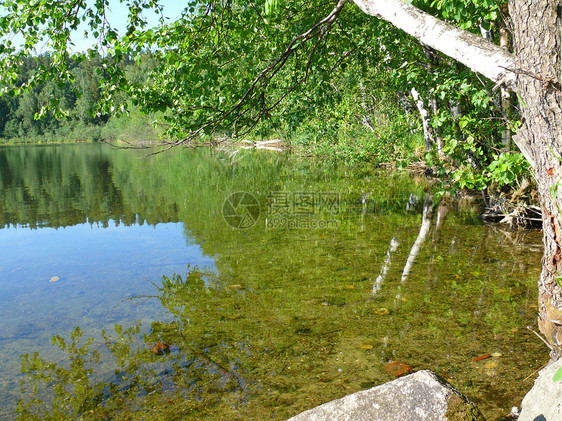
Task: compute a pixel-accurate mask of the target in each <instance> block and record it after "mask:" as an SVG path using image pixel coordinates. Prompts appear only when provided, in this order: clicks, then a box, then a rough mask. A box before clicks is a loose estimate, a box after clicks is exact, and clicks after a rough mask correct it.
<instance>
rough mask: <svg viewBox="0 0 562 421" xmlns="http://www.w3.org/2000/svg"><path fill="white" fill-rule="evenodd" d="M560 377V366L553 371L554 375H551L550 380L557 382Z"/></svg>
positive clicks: (561, 373) (561, 377)
mask: <svg viewBox="0 0 562 421" xmlns="http://www.w3.org/2000/svg"><path fill="white" fill-rule="evenodd" d="M560 379H562V367H560V368H559V369H558V370H556V373H554V377H552V381H553V382H557V381H558V380H560Z"/></svg>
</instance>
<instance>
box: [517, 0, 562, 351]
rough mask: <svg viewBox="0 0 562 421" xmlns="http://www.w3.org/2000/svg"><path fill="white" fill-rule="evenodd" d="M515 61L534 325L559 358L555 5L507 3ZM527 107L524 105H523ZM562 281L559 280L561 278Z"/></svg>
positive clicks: (561, 225)
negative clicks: (529, 178)
mask: <svg viewBox="0 0 562 421" xmlns="http://www.w3.org/2000/svg"><path fill="white" fill-rule="evenodd" d="M509 12H510V16H511V19H512V23H513V43H514V53H515V57H516V68H517V69H518V71H517V75H516V76H517V77H516V84H515V87H516V90H517V92H518V93H519V95H520V96H521V98H522V99H523V101H524V102H525V104H522V117H523V118H522V120H523V125H522V127H521V128H520V129H519V131H518V132H517V135H516V136H514V140H516V138H517V140H516V143H517V144H518V145H525V147H526V154H525V155H526V156H527V157H528V159H529V161H530V162H531V165H532V166H533V169H534V175H535V179H536V181H537V185H538V189H539V194H540V199H541V207H542V213H543V217H542V219H543V242H544V255H543V260H542V272H541V275H540V280H539V327H540V330H541V332H542V333H543V334H544V335H545V337H546V339H547V340H548V342H549V343H551V344H552V345H553V348H554V351H555V354H557V356H560V355H562V353H561V352H560V351H561V348H560V347H561V345H562V288H560V286H559V285H558V283H557V279H556V278H557V277H558V276H559V274H560V275H561V276H562V218H561V215H560V209H561V206H562V200H560V195H561V194H562V192H559V185H560V183H561V179H562V166H561V158H560V157H561V156H562V113H561V111H562V110H561V108H562V107H561V105H562V100H561V92H560V80H559V76H560V69H561V57H560V56H561V54H560V48H561V46H562V43H561V39H560V38H561V37H560V28H561V24H562V22H561V21H560V16H559V13H558V2H554V1H549V0H511V1H510V2H509ZM525 105H526V106H525ZM561 283H562V278H561Z"/></svg>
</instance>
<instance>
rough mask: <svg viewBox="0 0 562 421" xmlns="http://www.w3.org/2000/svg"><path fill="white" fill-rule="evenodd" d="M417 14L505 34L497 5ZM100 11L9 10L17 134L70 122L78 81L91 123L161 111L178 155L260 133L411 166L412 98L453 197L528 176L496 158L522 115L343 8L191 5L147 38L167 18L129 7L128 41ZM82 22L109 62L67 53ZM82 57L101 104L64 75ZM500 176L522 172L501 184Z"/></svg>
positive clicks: (5, 26) (484, 1)
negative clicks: (33, 62)
mask: <svg viewBox="0 0 562 421" xmlns="http://www.w3.org/2000/svg"><path fill="white" fill-rule="evenodd" d="M414 3H415V4H416V5H417V6H418V7H420V8H422V9H424V10H427V11H429V12H431V13H432V14H433V15H436V16H437V17H440V18H442V19H445V20H448V21H451V22H452V23H455V24H456V25H458V26H460V27H461V28H464V29H467V30H470V31H473V32H486V31H488V32H493V31H496V32H497V29H499V28H500V27H502V26H504V25H505V19H506V17H505V16H503V15H502V12H501V10H502V8H501V4H498V3H497V2H494V1H488V0H474V1H471V2H468V3H467V4H465V3H463V2H459V1H457V0H432V1H426V0H419V1H416V2H414ZM108 7H109V2H108V0H103V1H101V0H100V1H97V2H96V3H95V4H94V5H91V6H88V5H87V4H86V3H84V2H71V3H68V4H66V3H65V4H61V3H59V2H54V3H52V2H47V1H37V2H35V3H33V5H32V6H29V5H28V3H27V2H24V1H23V0H9V1H8V2H6V5H5V7H4V10H5V11H6V13H5V15H4V16H3V18H2V21H1V22H0V37H2V36H3V38H4V39H7V38H9V37H10V34H14V33H18V32H22V31H23V32H24V33H25V34H26V35H25V36H24V38H25V43H24V46H23V48H22V49H18V47H17V46H16V45H14V43H13V42H12V41H10V40H9V39H8V41H9V42H8V41H7V42H6V43H5V46H4V47H3V50H2V51H0V57H1V60H2V61H1V63H0V64H1V65H2V66H1V68H2V74H3V78H2V80H4V81H7V82H8V84H7V86H6V87H5V88H4V92H5V93H8V94H9V95H11V96H13V95H15V94H22V95H23V96H22V98H21V100H20V104H18V108H19V106H20V105H21V107H22V113H21V114H22V116H21V119H22V121H21V123H20V124H21V125H23V126H24V127H27V126H30V125H32V123H31V122H30V120H29V118H28V117H26V118H25V119H24V118H23V115H25V116H28V115H29V110H37V109H38V110H39V111H38V114H44V111H45V110H46V109H47V108H50V109H53V110H57V112H56V113H55V115H58V114H65V113H64V112H63V111H62V110H64V107H63V105H64V103H63V101H62V100H61V98H62V97H61V95H60V93H61V92H62V91H63V90H64V91H65V92H66V90H67V89H66V87H67V86H68V85H67V84H68V83H73V82H75V81H78V82H79V83H82V85H74V86H75V87H76V88H77V90H78V92H83V95H82V96H81V97H80V98H85V99H84V100H83V101H84V102H88V103H90V102H93V103H94V104H95V105H96V107H97V108H96V109H97V111H96V112H97V113H98V114H97V115H101V116H106V115H109V114H113V113H117V114H119V113H124V112H126V111H127V108H128V106H129V104H130V103H132V104H133V105H134V106H135V107H138V109H139V110H140V111H141V112H143V113H148V114H153V113H155V112H159V113H161V114H160V115H159V118H160V120H162V122H163V124H162V125H163V127H165V128H166V134H167V136H169V139H172V143H171V144H172V145H177V144H180V143H185V142H193V141H197V140H201V139H209V138H210V137H211V138H212V137H215V138H216V137H217V136H218V137H229V138H230V137H239V136H242V135H245V134H247V133H249V132H251V131H254V133H255V135H256V136H270V135H273V134H275V133H278V134H280V135H281V136H283V137H286V138H289V139H291V140H293V141H294V143H295V144H296V145H298V146H299V147H300V148H302V150H303V151H304V152H305V153H312V154H317V155H323V156H326V155H330V156H336V157H339V158H342V159H344V160H346V161H347V162H357V161H361V160H369V161H373V162H376V163H379V162H382V161H390V160H395V159H397V157H398V159H405V160H406V162H407V161H408V160H410V159H413V158H414V157H415V156H419V153H418V151H416V149H417V148H419V146H420V145H421V141H420V139H421V137H420V125H419V120H418V119H417V118H411V117H408V115H412V111H413V109H414V101H413V100H412V98H411V96H410V92H411V91H412V89H415V90H416V91H418V92H419V94H420V97H421V102H422V103H423V104H424V105H425V108H426V109H429V110H430V115H429V117H428V118H429V123H430V124H429V127H430V130H431V134H432V137H433V142H434V144H435V145H434V146H433V148H432V150H431V151H428V152H429V153H428V154H426V157H427V159H428V163H429V164H430V165H431V166H432V167H433V168H434V169H435V171H436V173H437V174H439V175H441V176H442V177H445V178H448V179H449V181H450V182H451V184H452V186H453V187H456V188H459V187H472V188H477V189H483V188H485V187H486V186H487V185H489V183H490V182H494V181H495V180H497V181H498V182H499V183H500V184H504V183H505V182H508V181H514V180H516V179H518V178H520V177H521V176H522V175H523V173H522V172H521V171H523V172H524V171H525V168H524V167H523V166H521V165H519V166H517V165H514V166H513V167H512V168H509V169H508V168H507V167H506V164H508V163H512V162H514V161H513V160H512V159H506V158H499V157H500V156H502V153H505V152H509V151H507V150H506V147H505V146H504V145H503V144H502V141H501V134H502V132H504V131H505V130H507V128H512V127H513V125H514V123H512V122H511V121H517V118H518V117H517V113H516V111H515V110H511V111H509V112H507V111H505V110H502V107H501V105H500V100H499V94H497V93H495V92H492V86H491V84H490V83H487V82H484V81H482V80H481V78H480V77H479V76H478V75H476V74H474V73H473V72H471V71H469V70H468V69H466V68H464V67H463V66H461V65H459V64H456V63H453V62H451V60H450V59H448V58H446V57H443V56H441V55H440V54H438V53H437V52H435V51H433V50H431V49H429V48H427V47H426V46H423V45H420V44H419V43H418V42H417V41H416V40H414V39H412V38H410V37H408V36H406V35H404V34H403V33H401V32H399V31H397V30H396V29H394V28H392V27H390V26H389V25H388V24H386V23H385V22H382V21H378V20H373V19H371V18H369V17H367V16H366V15H365V14H363V13H362V12H361V11H360V10H359V9H358V8H356V7H354V6H353V5H352V4H351V3H350V2H345V1H343V0H342V1H330V2H328V3H324V2H320V1H313V2H301V1H299V2H286V1H280V0H278V1H272V0H260V1H257V2H256V1H252V2H248V1H245V0H239V1H218V0H210V1H207V2H195V1H192V2H188V3H187V6H186V9H185V10H184V13H183V14H182V15H181V17H180V18H178V19H177V20H176V21H175V22H171V23H167V22H166V21H165V20H164V19H161V20H160V24H159V25H158V26H156V27H149V26H148V25H147V23H146V19H144V18H143V11H144V10H147V9H150V10H155V11H157V12H159V11H161V8H160V6H159V5H158V3H157V2H156V1H154V0H137V1H135V2H132V3H131V4H130V14H129V16H128V25H127V30H126V32H125V33H124V34H122V35H119V34H118V33H117V31H116V30H115V29H114V28H112V27H110V25H109V23H108V22H107V21H106V20H105V17H104V16H105V13H106V11H107V8H108ZM80 25H86V28H87V29H86V31H87V32H88V33H90V34H92V35H94V36H95V37H98V38H99V43H100V49H101V50H102V51H103V55H100V54H99V53H98V52H96V51H95V50H90V51H88V52H84V53H76V54H74V55H70V53H68V50H69V48H68V47H69V45H70V44H69V43H70V42H71V37H72V33H73V31H76V30H77V29H78V28H79V26H80ZM495 40H496V41H497V38H496V39H495ZM41 42H46V43H47V46H48V48H50V49H52V51H53V52H52V53H51V59H50V61H49V62H48V63H44V64H38V65H37V66H36V67H35V68H34V71H33V72H32V73H31V75H30V76H29V77H28V78H26V79H25V81H24V82H19V83H18V76H17V75H18V68H19V66H21V63H22V60H24V59H25V58H26V57H29V56H33V55H34V52H35V50H34V48H36V46H37V45H39V44H40V43H41ZM147 51H150V52H151V54H150V59H149V60H147V59H146V56H147V53H146V52H147ZM86 58H89V59H90V60H97V63H98V64H97V65H96V72H97V73H98V78H97V79H95V81H96V83H93V85H96V84H97V86H98V90H97V92H96V95H91V94H87V93H88V92H90V93H91V92H93V91H92V89H91V87H89V86H86V85H84V83H83V81H82V82H81V80H82V79H80V77H79V76H77V75H76V74H74V73H73V71H72V66H75V65H76V63H82V62H84V63H85V59H86ZM131 63H137V64H138V66H139V69H140V68H142V70H141V71H140V72H138V71H136V70H134V68H133V67H131V66H130V64H131ZM147 63H150V65H149V66H147V65H146V64H147ZM139 74H140V75H141V76H142V77H140V78H139ZM53 81H55V82H53ZM49 83H54V85H53V87H52V90H51V91H50V92H52V93H55V95H47V96H46V99H45V98H44V99H42V100H41V101H37V102H34V101H35V100H34V98H31V97H26V96H25V95H26V94H24V92H29V91H30V90H33V89H35V88H36V87H37V86H39V85H41V86H43V85H44V86H47V85H48V84H49ZM57 89H58V90H59V91H57ZM57 92H58V93H57ZM77 106H78V108H79V109H81V108H83V107H82V106H81V103H77ZM3 107H5V108H6V107H10V104H9V103H6V104H4V105H3ZM45 107H47V108H45ZM405 115H406V117H405ZM515 152H517V151H515ZM497 159H499V160H500V162H498V163H496V164H493V162H494V161H495V160H497ZM492 164H493V165H492ZM490 165H492V166H491V167H490ZM502 169H505V170H506V171H511V172H512V173H515V172H517V174H516V175H514V174H511V175H508V174H503V175H502V174H500V171H502ZM488 173H489V174H488ZM490 174H491V175H490Z"/></svg>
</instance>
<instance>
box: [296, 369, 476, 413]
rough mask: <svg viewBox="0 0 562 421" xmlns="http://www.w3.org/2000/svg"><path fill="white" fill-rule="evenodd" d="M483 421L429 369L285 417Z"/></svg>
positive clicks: (464, 397) (466, 402)
mask: <svg viewBox="0 0 562 421" xmlns="http://www.w3.org/2000/svg"><path fill="white" fill-rule="evenodd" d="M336 420H337V421H447V420H448V421H484V417H483V416H482V414H481V413H480V411H479V410H478V408H477V407H476V405H475V404H474V403H472V402H470V401H469V400H468V398H467V397H466V396H465V395H463V394H462V393H460V392H459V391H458V390H456V389H455V388H454V387H453V386H451V385H450V384H449V383H447V381H446V380H445V379H443V378H441V377H439V376H438V375H436V374H435V373H433V372H431V371H429V370H422V371H418V372H416V373H414V374H410V375H408V376H405V377H401V378H399V379H396V380H394V381H391V382H388V383H384V384H382V385H380V386H376V387H373V388H372V389H368V390H362V391H360V392H357V393H354V394H352V395H348V396H345V397H343V398H341V399H337V400H334V401H331V402H328V403H325V404H323V405H320V406H317V407H316V408H313V409H310V410H308V411H305V412H301V413H300V414H298V415H296V416H294V417H292V418H291V419H290V420H289V421H336Z"/></svg>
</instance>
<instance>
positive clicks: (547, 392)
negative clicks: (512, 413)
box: [518, 360, 562, 421]
mask: <svg viewBox="0 0 562 421" xmlns="http://www.w3.org/2000/svg"><path fill="white" fill-rule="evenodd" d="M560 367H562V360H558V361H556V362H553V363H550V364H548V365H547V366H546V367H545V368H543V369H542V370H541V371H539V376H538V377H537V379H536V380H535V384H534V386H533V388H532V389H531V390H530V391H529V392H528V393H527V394H526V395H525V397H524V398H523V402H521V413H520V414H519V419H518V421H561V420H562V380H559V381H556V382H555V381H553V380H552V377H554V373H556V370H558V369H559V368H560Z"/></svg>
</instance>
